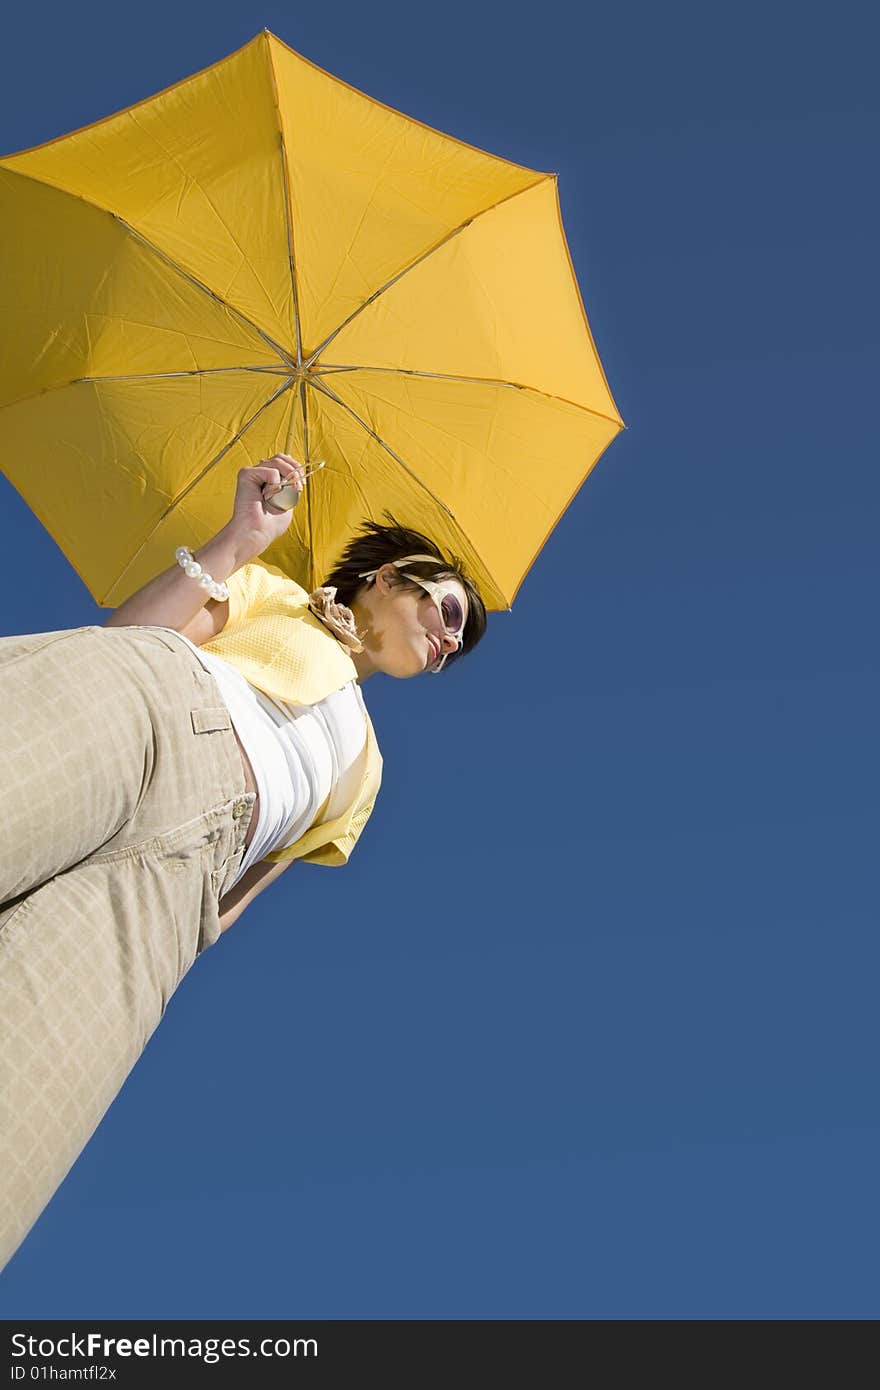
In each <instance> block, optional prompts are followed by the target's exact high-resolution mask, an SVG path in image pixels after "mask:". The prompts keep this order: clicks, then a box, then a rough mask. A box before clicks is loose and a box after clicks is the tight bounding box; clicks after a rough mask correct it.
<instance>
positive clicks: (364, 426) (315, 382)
mask: <svg viewBox="0 0 880 1390" xmlns="http://www.w3.org/2000/svg"><path fill="white" fill-rule="evenodd" d="M310 381H311V384H312V386H314V387H315V388H316V389H317V390H318V391H323V392H324V395H325V396H329V397H330V399H331V400H332V401H335V402H336V404H337V405H341V406H342V409H343V410H345V411H347V412H348V414H349V415H350V416H351V417H352V419H353V420H355V421H356V422H357V424H359V425H360V427H361V429H363V430H366V432H367V434H368V435H369V436H370V438H371V439H375V441H376V443H377V444H379V445H381V447H382V448H383V449H384V450H385V452H386V454H390V455H391V457H392V458H393V459H394V461H395V463H399V464H400V466H401V468H403V469H405V470H406V472H407V473H408V474H409V476H410V477H411V478H412V480H413V482H414V483H416V484H417V485H418V486H419V487H420V488H421V489H422V490H423V491H424V492H426V493H427V494H428V496H429V497H430V499H431V501H432V502H435V503H436V504H437V506H438V507H442V509H443V511H444V512H446V513H447V515H448V516H450V517H451V518H452V520H453V521H455V513H454V512H453V511H452V510H451V508H449V507H447V505H446V503H445V502H444V501H442V500H441V498H439V497H435V496H434V493H433V492H432V491H431V489H430V488H429V487H426V485H425V484H424V483H423V482H422V480H421V478H420V477H419V476H418V474H417V473H414V472H413V470H412V469H411V468H410V466H409V464H408V463H405V462H404V461H403V459H402V458H401V457H400V455H399V454H396V453H395V452H394V450H393V449H392V448H391V445H390V444H386V442H385V440H384V439H383V438H382V436H381V435H379V434H377V433H376V431H375V430H374V429H371V427H370V426H369V425H368V424H367V422H366V420H362V419H361V417H360V415H358V413H357V411H356V410H352V408H351V406H350V405H346V403H345V401H344V400H342V399H341V398H340V397H339V396H337V394H336V392H335V391H332V390H331V389H330V387H329V386H328V385H327V384H326V383H325V382H323V381H320V380H319V379H318V378H317V377H311V378H310ZM457 524H458V523H457V522H456V525H457Z"/></svg>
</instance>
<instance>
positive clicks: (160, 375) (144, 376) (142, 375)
mask: <svg viewBox="0 0 880 1390" xmlns="http://www.w3.org/2000/svg"><path fill="white" fill-rule="evenodd" d="M224 372H262V373H264V374H267V375H269V376H284V377H290V370H289V368H287V367H192V368H190V369H189V370H188V371H180V372H120V373H118V374H116V375H114V376H75V377H72V378H71V380H70V381H63V382H60V383H59V384H58V385H56V386H50V387H49V390H50V391H57V390H58V389H59V386H78V385H79V384H80V382H82V381H90V382H93V381H94V382H97V381H164V380H165V379H166V377H173V376H221V375H222V374H223V373H224Z"/></svg>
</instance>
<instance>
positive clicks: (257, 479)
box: [226, 454, 305, 559]
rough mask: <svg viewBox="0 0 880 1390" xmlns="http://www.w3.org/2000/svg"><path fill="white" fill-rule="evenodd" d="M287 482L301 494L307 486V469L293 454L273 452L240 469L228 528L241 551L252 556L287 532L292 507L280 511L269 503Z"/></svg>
mask: <svg viewBox="0 0 880 1390" xmlns="http://www.w3.org/2000/svg"><path fill="white" fill-rule="evenodd" d="M286 483H291V484H292V485H293V486H294V487H295V488H296V490H297V493H298V494H301V493H302V490H303V488H304V487H305V469H304V468H303V465H302V464H301V463H297V461H296V459H294V458H291V456H290V454H273V455H272V457H271V458H270V459H263V460H262V461H261V462H260V463H259V464H257V466H256V467H255V468H240V469H239V470H238V482H237V483H236V487H235V503H234V505H233V509H232V520H231V521H230V522H229V523H228V526H227V528H226V529H227V530H228V531H229V532H231V533H232V535H234V537H235V540H236V544H237V545H238V546H239V547H240V550H241V554H242V555H246V556H247V557H248V558H250V559H253V558H254V557H255V556H257V555H260V554H262V552H263V551H264V550H265V549H266V547H267V546H269V545H271V544H272V542H273V541H275V540H277V539H278V537H279V536H283V535H284V532H285V531H286V530H287V528H288V526H289V525H290V523H291V520H292V518H293V509H292V508H291V509H290V510H289V511H284V512H279V511H276V510H275V509H274V508H272V507H271V506H268V505H267V504H268V503H270V502H271V500H272V497H273V496H274V495H275V493H277V492H279V491H280V489H281V488H282V487H283V486H284V485H285V484H286Z"/></svg>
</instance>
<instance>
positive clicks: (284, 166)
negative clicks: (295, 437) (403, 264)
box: [267, 44, 303, 367]
mask: <svg viewBox="0 0 880 1390" xmlns="http://www.w3.org/2000/svg"><path fill="white" fill-rule="evenodd" d="M267 48H268V52H269V72H270V73H271V76H272V103H273V105H274V107H275V119H276V121H277V122H278V140H279V143H280V146H281V150H280V153H281V186H282V188H283V189H284V221H285V224H286V228H287V258H288V260H289V262H290V287H291V290H292V291H293V318H294V326H295V328H296V365H297V366H298V367H300V366H302V360H303V355H302V325H301V322H300V317H299V294H298V293H297V288H296V257H295V255H294V249H293V218H292V216H291V212H290V166H289V165H288V163H287V146H286V144H285V140H284V126H283V124H282V121H281V107H280V106H279V104H278V83H277V81H276V78H275V63H274V62H273V60H272V45H271V44H267Z"/></svg>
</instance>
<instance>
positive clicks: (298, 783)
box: [166, 628, 367, 891]
mask: <svg viewBox="0 0 880 1390" xmlns="http://www.w3.org/2000/svg"><path fill="white" fill-rule="evenodd" d="M166 630H167V631H175V630H176V629H171V628H169V629H166ZM177 636H178V637H181V638H182V639H183V641H184V642H186V643H187V645H188V646H190V647H191V648H192V650H193V652H194V653H195V655H196V656H197V657H198V659H199V661H200V662H201V664H202V666H204V668H205V670H206V671H208V672H210V674H211V675H212V676H213V677H214V679H215V680H216V682H217V684H218V686H219V687H220V693H221V695H222V696H223V700H224V702H225V704H226V706H227V708H228V710H229V717H230V719H231V720H232V724H233V727H234V729H235V732H236V733H237V734H238V736H239V738H240V739H241V742H242V744H243V746H244V749H245V752H246V753H247V755H248V757H249V758H250V761H251V766H252V768H253V770H254V777H255V779H256V783H257V793H258V795H259V803H258V806H259V817H258V821H257V829H256V833H255V835H254V838H253V839H252V840H251V843H250V845H249V846H248V848H247V850H246V851H245V854H244V857H243V858H242V861H241V864H240V866H239V870H238V873H237V875H236V878H235V882H236V883H237V882H238V880H239V879H240V878H241V877H242V875H243V874H244V873H245V871H246V870H247V869H249V868H250V866H251V865H252V864H257V863H259V861H260V860H261V859H263V858H265V856H266V855H267V854H268V853H269V852H270V851H271V850H275V849H281V848H283V847H285V846H287V845H292V844H293V843H294V842H295V841H296V840H298V839H299V838H300V836H301V835H304V834H305V832H306V831H307V830H308V829H309V826H311V825H312V824H313V823H314V822H315V819H316V817H317V813H318V811H319V810H320V809H321V807H322V806H323V804H324V802H325V801H327V798H328V797H329V798H330V799H329V802H328V804H327V809H326V811H325V812H324V814H323V816H322V817H321V820H322V822H323V821H326V820H333V818H334V817H335V816H338V815H340V814H341V813H342V812H343V811H344V810H345V808H346V806H349V805H350V804H351V802H352V801H353V800H354V798H355V797H356V796H357V792H358V788H359V786H360V782H361V778H362V777H363V772H364V759H365V757H366V747H367V718H366V710H365V707H364V697H363V695H362V694H361V688H360V686H359V685H358V683H357V681H356V680H352V681H349V683H348V685H344V686H343V687H342V689H341V690H337V691H335V693H334V694H332V695H328V696H327V698H326V699H325V700H320V701H319V702H318V703H317V704H315V705H291V704H288V703H287V701H286V700H279V699H277V698H276V697H275V696H274V695H267V694H266V692H265V691H264V690H258V689H257V687H256V686H254V685H251V684H250V682H249V681H246V680H245V678H244V676H242V675H241V674H240V672H238V671H236V669H235V667H234V666H231V665H230V664H229V662H228V661H223V660H222V658H221V657H219V656H215V655H214V653H213V652H205V651H202V649H201V648H200V647H197V646H196V645H195V643H193V642H190V640H189V638H188V637H184V636H183V633H182V632H178V633H177ZM231 886H232V885H230V887H231ZM227 891H228V890H227Z"/></svg>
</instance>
